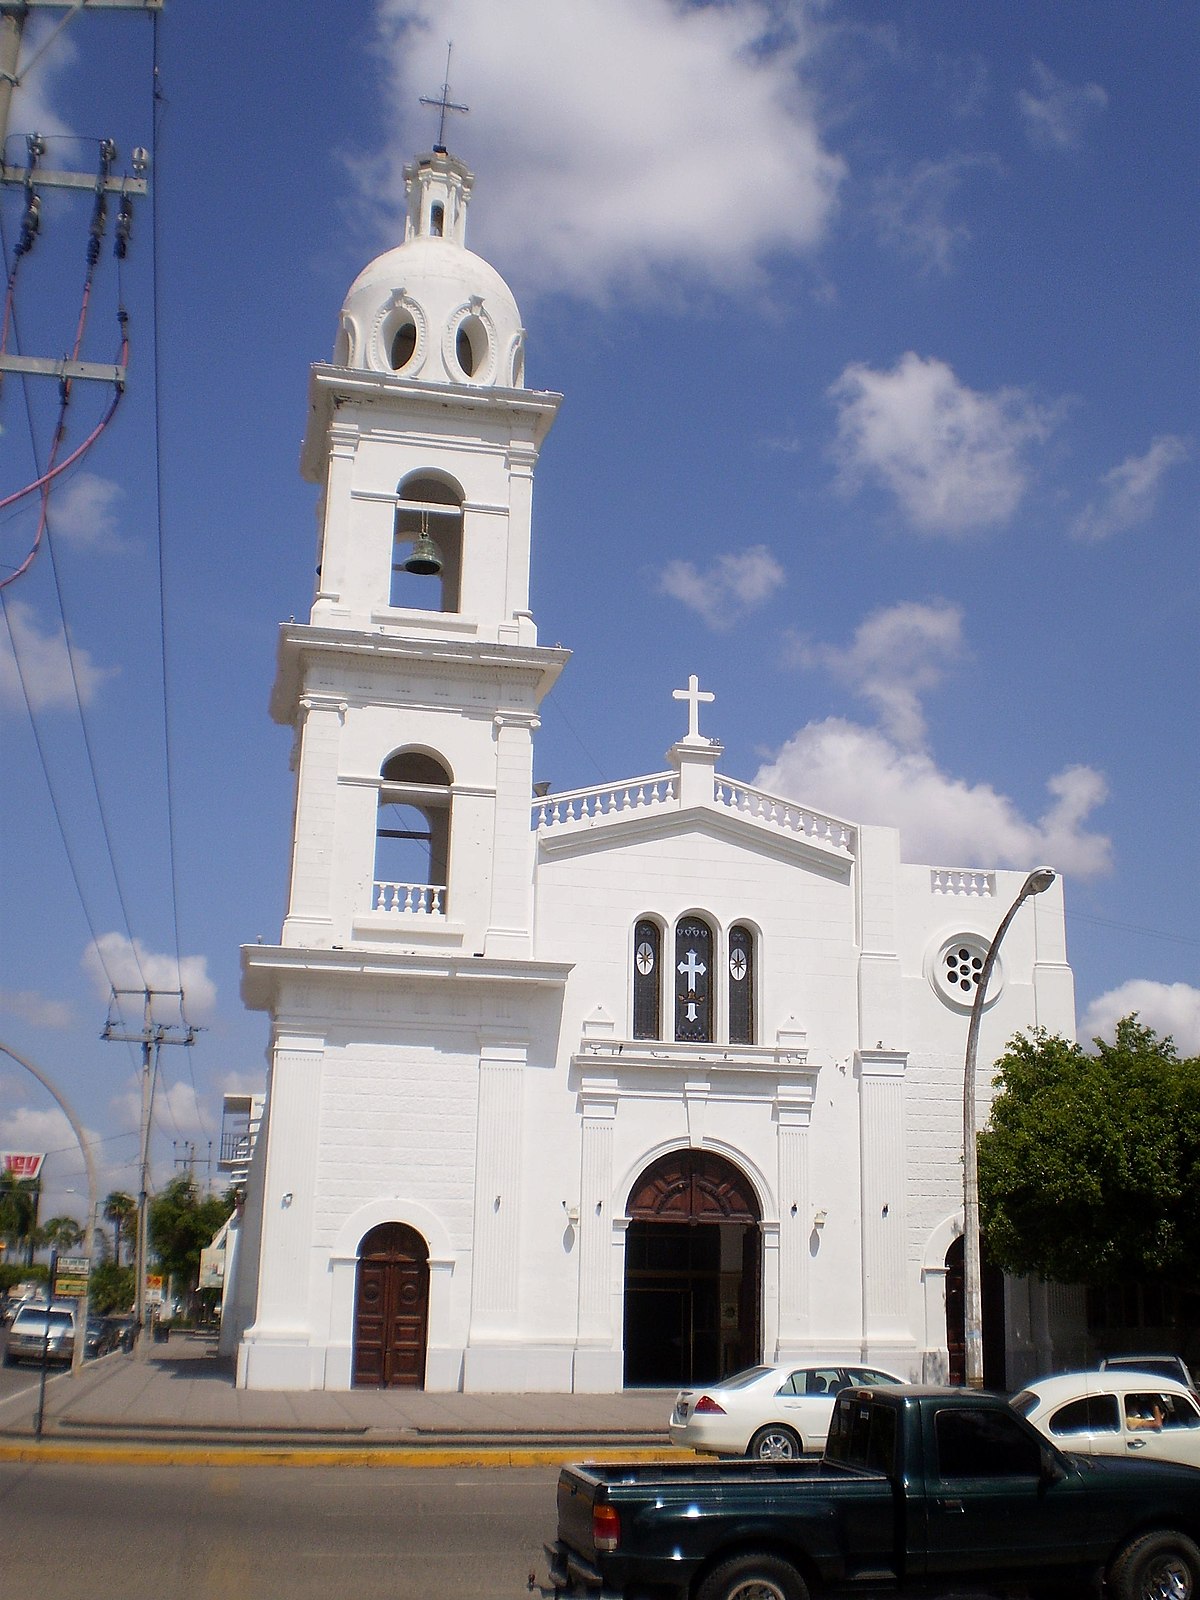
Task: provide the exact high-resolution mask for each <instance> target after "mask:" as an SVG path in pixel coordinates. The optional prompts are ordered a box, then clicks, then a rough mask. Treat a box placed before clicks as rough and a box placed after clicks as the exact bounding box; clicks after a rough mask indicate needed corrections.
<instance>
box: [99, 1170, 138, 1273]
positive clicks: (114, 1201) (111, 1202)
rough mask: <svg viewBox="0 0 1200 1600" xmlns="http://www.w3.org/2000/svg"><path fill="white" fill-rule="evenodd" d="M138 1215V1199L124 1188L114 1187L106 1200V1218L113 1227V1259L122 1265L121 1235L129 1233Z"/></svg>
mask: <svg viewBox="0 0 1200 1600" xmlns="http://www.w3.org/2000/svg"><path fill="white" fill-rule="evenodd" d="M136 1216H137V1201H136V1200H135V1199H134V1198H133V1196H132V1195H131V1194H126V1193H125V1191H124V1190H123V1189H114V1190H113V1192H112V1193H111V1194H110V1195H109V1197H108V1199H107V1200H106V1201H105V1202H104V1220H105V1221H106V1222H111V1223H112V1227H113V1260H114V1261H115V1262H116V1264H117V1266H118V1267H119V1266H120V1265H121V1235H122V1234H123V1233H124V1234H128V1233H129V1231H130V1224H131V1223H132V1222H133V1220H134V1218H135V1217H136Z"/></svg>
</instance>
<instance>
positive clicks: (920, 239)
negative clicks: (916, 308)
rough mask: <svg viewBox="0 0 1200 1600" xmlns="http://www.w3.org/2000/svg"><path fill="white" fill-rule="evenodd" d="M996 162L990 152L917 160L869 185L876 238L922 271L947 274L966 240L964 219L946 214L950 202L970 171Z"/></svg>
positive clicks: (967, 231)
mask: <svg viewBox="0 0 1200 1600" xmlns="http://www.w3.org/2000/svg"><path fill="white" fill-rule="evenodd" d="M998 166H999V163H998V162H997V161H996V159H995V158H994V157H992V156H972V155H953V156H946V157H944V158H943V159H942V160H940V161H919V162H917V164H916V165H915V166H914V167H912V168H910V169H909V171H907V172H895V171H893V172H890V173H888V174H887V175H886V176H885V177H883V178H880V179H879V180H878V181H877V182H876V184H875V198H874V207H873V209H874V213H875V219H876V223H877V225H878V228H879V233H880V236H881V238H882V239H883V240H884V242H885V243H887V244H890V245H893V246H894V247H895V248H896V249H897V250H899V251H900V252H901V254H902V255H906V256H909V257H911V258H912V259H913V260H915V261H916V262H917V263H918V265H919V266H920V267H921V268H922V269H923V270H924V271H926V272H932V271H937V272H943V273H946V272H949V271H950V270H951V268H952V267H953V265H954V256H955V253H956V252H957V251H958V250H959V249H961V248H962V246H964V245H965V244H967V243H968V242H969V241H970V238H971V230H970V229H969V228H968V227H967V225H966V223H965V222H962V221H955V222H952V221H950V220H949V218H948V216H947V212H948V210H949V206H950V201H951V200H952V198H953V196H954V194H955V191H956V190H957V189H958V187H959V185H960V184H961V183H962V182H963V179H964V178H965V177H966V176H967V175H968V174H969V173H970V172H972V171H973V170H976V169H978V168H981V167H989V168H992V169H993V170H995V169H996V168H998Z"/></svg>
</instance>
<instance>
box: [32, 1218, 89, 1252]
mask: <svg viewBox="0 0 1200 1600" xmlns="http://www.w3.org/2000/svg"><path fill="white" fill-rule="evenodd" d="M38 1235H39V1238H40V1241H41V1243H42V1244H48V1245H50V1246H51V1248H52V1249H55V1250H73V1249H74V1248H75V1246H76V1245H77V1244H78V1243H79V1241H80V1240H81V1239H82V1238H83V1229H82V1228H81V1227H80V1226H79V1224H78V1223H77V1222H76V1221H75V1218H74V1217H51V1218H50V1220H49V1222H44V1223H43V1224H42V1226H41V1227H40V1228H39V1229H38Z"/></svg>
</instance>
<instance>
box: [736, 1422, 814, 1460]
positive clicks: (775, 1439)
mask: <svg viewBox="0 0 1200 1600" xmlns="http://www.w3.org/2000/svg"><path fill="white" fill-rule="evenodd" d="M746 1454H747V1455H748V1456H755V1457H757V1459H758V1460H759V1461H797V1460H799V1458H800V1457H801V1456H802V1455H803V1454H804V1451H803V1449H802V1448H801V1445H800V1436H799V1435H798V1434H796V1433H793V1432H792V1430H791V1428H785V1427H784V1426H783V1424H782V1423H781V1422H773V1423H771V1425H770V1426H769V1427H766V1428H760V1429H759V1430H758V1432H757V1433H756V1434H755V1435H754V1437H753V1439H751V1441H750V1445H749V1448H748V1449H747V1451H746Z"/></svg>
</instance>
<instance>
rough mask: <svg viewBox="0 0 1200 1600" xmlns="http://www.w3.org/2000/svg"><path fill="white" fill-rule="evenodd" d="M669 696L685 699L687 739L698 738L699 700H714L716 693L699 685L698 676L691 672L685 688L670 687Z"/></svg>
mask: <svg viewBox="0 0 1200 1600" xmlns="http://www.w3.org/2000/svg"><path fill="white" fill-rule="evenodd" d="M671 698H672V699H673V700H686V701H687V703H688V731H687V736H688V738H689V739H698V738H699V737H700V702H701V701H702V700H703V701H705V702H709V701H713V700H715V699H716V698H717V697H716V695H715V694H713V693H712V691H711V690H709V689H702V688H701V687H700V680H699V678H698V677H697V676H696V674H695V673H694V672H693V673H692V675H691V677H690V678H689V679H688V686H687V688H686V689H672V691H671Z"/></svg>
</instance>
